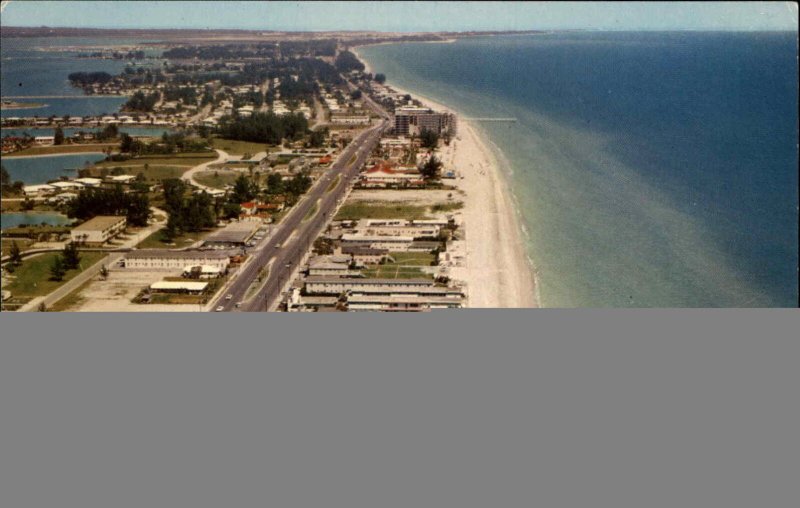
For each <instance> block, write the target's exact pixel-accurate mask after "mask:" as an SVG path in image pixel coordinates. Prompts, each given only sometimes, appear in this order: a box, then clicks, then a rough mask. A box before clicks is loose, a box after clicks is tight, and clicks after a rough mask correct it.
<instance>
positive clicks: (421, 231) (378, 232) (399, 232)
mask: <svg viewBox="0 0 800 508" xmlns="http://www.w3.org/2000/svg"><path fill="white" fill-rule="evenodd" d="M440 229H441V228H440V227H439V226H436V225H416V224H406V225H373V224H362V223H359V224H358V225H357V226H356V228H355V230H354V231H353V233H354V234H355V233H357V234H362V235H365V236H409V237H412V238H414V239H417V238H436V237H438V236H439V230H440Z"/></svg>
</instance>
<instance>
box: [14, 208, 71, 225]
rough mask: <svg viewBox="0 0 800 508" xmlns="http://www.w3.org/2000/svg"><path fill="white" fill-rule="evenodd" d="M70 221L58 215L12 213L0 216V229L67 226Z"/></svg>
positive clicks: (47, 213) (48, 213) (64, 216)
mask: <svg viewBox="0 0 800 508" xmlns="http://www.w3.org/2000/svg"><path fill="white" fill-rule="evenodd" d="M70 222H72V219H70V218H69V217H67V216H66V215H62V214H60V213H50V212H13V213H3V214H2V215H0V229H6V228H13V227H17V226H19V225H20V224H28V225H34V224H48V225H51V226H60V225H63V224H69V223H70Z"/></svg>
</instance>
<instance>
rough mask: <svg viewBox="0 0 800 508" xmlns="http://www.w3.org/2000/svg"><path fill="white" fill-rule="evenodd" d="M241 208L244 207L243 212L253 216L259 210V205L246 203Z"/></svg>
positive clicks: (251, 202) (252, 202) (253, 202)
mask: <svg viewBox="0 0 800 508" xmlns="http://www.w3.org/2000/svg"><path fill="white" fill-rule="evenodd" d="M240 206H241V207H242V212H244V213H245V214H247V215H253V214H254V213H256V210H257V209H258V203H256V202H255V201H247V202H246V203H242V204H241V205H240Z"/></svg>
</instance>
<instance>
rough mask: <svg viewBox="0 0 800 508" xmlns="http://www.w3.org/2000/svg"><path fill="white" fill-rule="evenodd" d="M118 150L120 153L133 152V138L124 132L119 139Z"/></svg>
mask: <svg viewBox="0 0 800 508" xmlns="http://www.w3.org/2000/svg"><path fill="white" fill-rule="evenodd" d="M119 139H120V143H119V150H120V152H125V153H130V152H132V151H133V138H132V137H131V136H130V135H129V134H128V133H126V132H123V133H122V134H121V135H120V137H119Z"/></svg>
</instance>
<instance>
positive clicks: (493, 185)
mask: <svg viewBox="0 0 800 508" xmlns="http://www.w3.org/2000/svg"><path fill="white" fill-rule="evenodd" d="M351 51H352V52H353V53H354V54H356V56H357V57H358V58H359V59H360V60H361V61H362V62H364V65H365V66H366V72H372V70H371V69H370V67H369V64H368V63H367V61H366V60H365V59H363V58H362V57H361V55H359V54H358V52H357V50H356V49H351ZM386 84H387V85H388V86H390V87H392V88H393V89H395V90H397V91H398V92H400V93H408V94H410V95H411V96H412V97H414V98H415V99H417V100H419V101H420V102H422V103H423V104H425V106H427V107H429V108H432V109H434V110H439V111H448V112H452V113H455V114H456V115H457V116H458V134H457V136H456V137H455V139H454V140H453V141H452V142H451V143H450V146H445V147H443V148H442V149H441V157H442V160H443V162H444V165H445V168H447V169H454V170H455V171H456V172H457V173H458V174H459V175H460V176H462V177H463V178H459V179H457V180H455V184H454V185H456V186H457V187H459V188H460V189H461V190H462V191H463V192H464V193H465V199H464V208H463V210H461V212H459V213H460V214H461V219H462V221H463V223H464V225H465V230H466V246H467V263H466V266H465V267H463V268H461V267H458V268H453V269H452V277H453V278H454V279H457V280H461V281H463V282H464V283H465V284H466V286H467V293H468V298H469V301H468V306H469V307H471V308H509V307H525V308H529V307H538V306H539V299H538V296H537V295H538V291H537V289H538V288H537V287H536V282H535V278H534V276H533V267H532V266H531V263H530V262H529V260H528V257H527V253H526V249H525V244H524V241H523V236H522V227H521V224H520V219H519V215H518V213H517V211H516V209H515V207H514V203H513V199H512V196H511V190H510V189H509V188H508V182H507V181H506V178H505V176H504V175H503V173H502V171H501V170H500V166H499V164H498V161H497V159H496V157H495V156H494V154H493V153H492V151H491V150H490V149H489V148H488V147H487V146H486V144H485V143H484V142H483V141H482V140H481V136H480V134H479V131H478V129H477V128H476V126H474V125H473V124H472V123H471V122H468V121H464V120H463V118H464V116H463V115H461V114H459V113H458V112H457V111H454V110H453V109H452V108H448V107H446V106H444V105H442V104H439V103H437V102H435V101H433V100H431V99H429V98H427V97H424V96H421V95H419V94H417V93H412V92H411V91H408V90H404V89H402V88H400V87H398V86H396V85H394V84H393V83H391V76H389V77H388V80H387V83H386Z"/></svg>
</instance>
